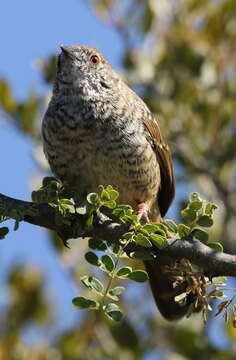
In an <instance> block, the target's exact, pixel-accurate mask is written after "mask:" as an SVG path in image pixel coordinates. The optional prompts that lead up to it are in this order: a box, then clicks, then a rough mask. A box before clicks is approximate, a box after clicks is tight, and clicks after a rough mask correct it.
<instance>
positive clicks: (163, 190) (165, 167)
mask: <svg viewBox="0 0 236 360" xmlns="http://www.w3.org/2000/svg"><path fill="white" fill-rule="evenodd" d="M143 122H144V125H145V127H146V129H147V130H148V133H149V135H150V136H151V141H152V144H153V148H154V150H155V152H156V155H157V159H158V163H159V165H160V169H161V185H160V189H159V192H158V205H159V209H160V212H161V216H165V214H166V213H167V211H168V209H169V207H170V204H171V203H172V201H173V199H174V196H175V179H174V172H173V165H172V157H171V153H170V149H169V146H168V145H167V144H166V142H165V141H164V139H163V137H162V135H161V131H160V128H159V126H158V124H157V122H156V121H155V120H154V119H151V118H147V119H146V120H143Z"/></svg>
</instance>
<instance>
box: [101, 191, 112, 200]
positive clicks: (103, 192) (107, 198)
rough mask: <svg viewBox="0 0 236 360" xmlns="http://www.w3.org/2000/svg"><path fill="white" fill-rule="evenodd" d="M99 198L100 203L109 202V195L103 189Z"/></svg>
mask: <svg viewBox="0 0 236 360" xmlns="http://www.w3.org/2000/svg"><path fill="white" fill-rule="evenodd" d="M100 198H101V201H109V200H110V196H109V193H108V192H107V191H106V190H105V189H103V190H102V192H101V194H100Z"/></svg>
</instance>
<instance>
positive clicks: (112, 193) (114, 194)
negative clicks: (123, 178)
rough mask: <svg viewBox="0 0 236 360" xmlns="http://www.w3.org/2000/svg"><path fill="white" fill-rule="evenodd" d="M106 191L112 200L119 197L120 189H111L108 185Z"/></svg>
mask: <svg viewBox="0 0 236 360" xmlns="http://www.w3.org/2000/svg"><path fill="white" fill-rule="evenodd" d="M106 191H107V192H108V194H109V198H110V200H114V201H116V199H117V198H118V197H119V193H118V191H116V190H114V189H111V190H110V189H109V188H108V187H107V188H106Z"/></svg>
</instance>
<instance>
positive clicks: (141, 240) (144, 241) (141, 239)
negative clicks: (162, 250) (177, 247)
mask: <svg viewBox="0 0 236 360" xmlns="http://www.w3.org/2000/svg"><path fill="white" fill-rule="evenodd" d="M134 240H135V242H136V243H137V244H138V245H141V246H144V247H152V243H151V241H149V240H148V238H147V237H146V236H145V235H143V234H140V233H139V234H137V235H135V236H134Z"/></svg>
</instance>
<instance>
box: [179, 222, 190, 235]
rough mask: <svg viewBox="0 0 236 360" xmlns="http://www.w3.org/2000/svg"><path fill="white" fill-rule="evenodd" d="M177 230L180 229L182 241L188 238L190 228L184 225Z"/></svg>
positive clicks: (180, 225)
mask: <svg viewBox="0 0 236 360" xmlns="http://www.w3.org/2000/svg"><path fill="white" fill-rule="evenodd" d="M177 229H178V234H179V236H180V238H181V239H182V238H184V237H186V236H188V235H189V233H190V227H188V226H186V225H184V224H179V225H178V227H177Z"/></svg>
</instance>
